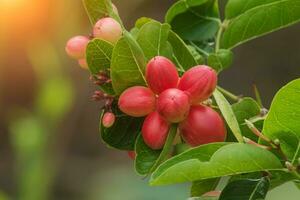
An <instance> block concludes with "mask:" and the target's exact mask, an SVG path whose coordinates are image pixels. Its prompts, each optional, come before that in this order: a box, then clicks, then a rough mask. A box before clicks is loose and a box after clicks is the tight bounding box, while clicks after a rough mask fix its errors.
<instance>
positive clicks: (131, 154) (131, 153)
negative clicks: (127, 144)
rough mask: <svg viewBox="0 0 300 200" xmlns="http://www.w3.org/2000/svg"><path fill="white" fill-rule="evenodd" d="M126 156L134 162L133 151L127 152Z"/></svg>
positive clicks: (134, 154)
mask: <svg viewBox="0 0 300 200" xmlns="http://www.w3.org/2000/svg"><path fill="white" fill-rule="evenodd" d="M127 155H128V156H129V158H131V159H132V160H135V157H136V153H135V151H127Z"/></svg>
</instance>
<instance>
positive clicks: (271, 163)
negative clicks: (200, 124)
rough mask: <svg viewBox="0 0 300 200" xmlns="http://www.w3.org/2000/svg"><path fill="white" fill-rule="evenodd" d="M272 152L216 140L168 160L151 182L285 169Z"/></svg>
mask: <svg viewBox="0 0 300 200" xmlns="http://www.w3.org/2000/svg"><path fill="white" fill-rule="evenodd" d="M282 169H283V167H282V165H281V163H280V161H279V160H278V158H277V157H276V156H275V155H273V154H272V153H271V152H269V151H267V150H264V149H261V148H257V147H255V146H252V145H248V144H242V143H213V144H208V145H203V146H199V147H197V148H193V149H191V150H188V151H186V152H184V153H182V154H180V155H178V156H175V157H173V158H171V159H170V160H168V161H166V162H165V163H163V164H162V165H160V166H159V168H158V169H157V170H156V171H155V172H154V173H153V174H152V177H151V180H150V184H151V185H166V184H173V183H181V182H187V181H197V180H203V179H210V178H217V177H222V176H231V175H237V174H243V173H250V172H256V171H265V170H270V171H271V170H282Z"/></svg>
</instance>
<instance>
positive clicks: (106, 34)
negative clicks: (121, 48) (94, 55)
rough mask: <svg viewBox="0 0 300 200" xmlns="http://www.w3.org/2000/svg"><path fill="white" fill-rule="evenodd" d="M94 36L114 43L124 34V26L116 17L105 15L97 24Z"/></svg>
mask: <svg viewBox="0 0 300 200" xmlns="http://www.w3.org/2000/svg"><path fill="white" fill-rule="evenodd" d="M93 36H94V37H95V38H99V39H102V40H106V41H108V42H110V43H113V44H114V43H116V42H117V41H118V40H119V39H120V38H121V36H122V27H121V25H120V24H119V22H117V21H116V20H115V19H113V18H110V17H105V18H102V19H100V20H99V21H98V22H97V23H96V24H95V26H94V29H93Z"/></svg>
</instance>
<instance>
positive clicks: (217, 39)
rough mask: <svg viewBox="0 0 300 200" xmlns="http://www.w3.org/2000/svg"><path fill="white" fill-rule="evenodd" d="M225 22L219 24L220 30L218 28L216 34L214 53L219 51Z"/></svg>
mask: <svg viewBox="0 0 300 200" xmlns="http://www.w3.org/2000/svg"><path fill="white" fill-rule="evenodd" d="M225 22H226V21H224V22H223V23H220V24H219V26H220V28H219V31H218V33H217V38H216V48H215V52H218V51H219V49H220V43H221V37H222V34H223V31H224V29H225V25H224V24H225Z"/></svg>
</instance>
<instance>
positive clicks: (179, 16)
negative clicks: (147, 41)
mask: <svg viewBox="0 0 300 200" xmlns="http://www.w3.org/2000/svg"><path fill="white" fill-rule="evenodd" d="M165 21H166V22H167V23H169V24H171V26H172V30H174V31H175V32H176V33H177V34H178V35H179V36H180V37H181V38H183V39H184V40H192V41H205V40H208V39H212V38H214V36H215V34H216V33H217V31H218V29H219V24H220V19H219V11H218V2H217V1H216V0H180V1H178V2H176V3H175V4H173V6H172V7H171V8H170V9H169V10H168V12H167V14H166V17H165Z"/></svg>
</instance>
